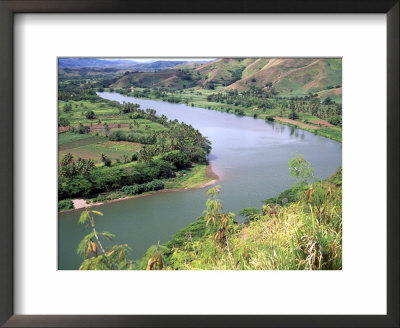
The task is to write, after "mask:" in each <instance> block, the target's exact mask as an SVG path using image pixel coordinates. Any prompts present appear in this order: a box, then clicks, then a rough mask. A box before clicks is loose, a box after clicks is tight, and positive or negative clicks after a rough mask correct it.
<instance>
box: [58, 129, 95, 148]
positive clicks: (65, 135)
mask: <svg viewBox="0 0 400 328" xmlns="http://www.w3.org/2000/svg"><path fill="white" fill-rule="evenodd" d="M87 138H91V135H89V134H78V133H72V132H62V133H59V134H58V145H63V144H66V143H70V142H73V141H77V140H82V139H87Z"/></svg>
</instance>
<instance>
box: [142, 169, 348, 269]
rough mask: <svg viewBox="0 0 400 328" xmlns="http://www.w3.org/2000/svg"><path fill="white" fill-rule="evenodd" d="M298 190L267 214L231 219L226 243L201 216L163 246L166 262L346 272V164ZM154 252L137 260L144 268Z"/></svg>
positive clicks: (265, 211) (194, 266)
mask: <svg viewBox="0 0 400 328" xmlns="http://www.w3.org/2000/svg"><path fill="white" fill-rule="evenodd" d="M222 192H223V191H222ZM294 194H295V196H294V197H293V199H292V200H291V202H289V203H287V204H286V205H284V206H283V205H282V204H281V203H280V202H278V204H276V203H275V202H269V203H268V204H265V205H264V206H263V208H262V213H261V214H258V215H257V216H256V217H255V218H254V219H253V220H251V221H250V222H249V223H247V224H235V223H230V224H229V225H228V226H227V229H226V231H225V232H226V236H227V237H226V240H224V241H222V242H218V241H217V240H216V239H215V235H214V231H213V227H212V224H210V225H209V226H208V227H207V226H206V222H205V219H204V218H203V217H201V218H199V219H198V220H197V221H195V222H194V223H192V224H190V225H189V226H188V227H186V228H184V229H182V230H180V231H178V232H177V233H176V234H175V235H174V237H173V239H172V240H171V241H169V242H167V243H165V244H163V245H161V250H162V252H163V259H164V264H165V266H166V267H167V269H174V270H341V269H342V170H341V168H339V169H338V170H337V172H336V173H335V174H334V175H333V176H332V177H330V178H329V179H327V180H324V181H318V182H315V183H313V184H310V185H305V186H304V187H302V188H297V189H296V190H294ZM285 195H286V194H285ZM280 196H281V195H280ZM280 196H279V197H280ZM286 196H287V195H286ZM279 197H278V198H277V200H278V201H279ZM279 203H280V204H279ZM188 236H190V239H189V238H188ZM152 250H154V247H150V248H149V251H148V252H146V255H145V256H144V257H143V259H141V260H140V261H138V265H139V269H140V268H143V264H145V263H147V262H146V261H147V260H148V259H149V258H150V257H151V256H152V254H153V253H154V251H152Z"/></svg>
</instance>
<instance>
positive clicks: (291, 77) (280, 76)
mask: <svg viewBox="0 0 400 328" xmlns="http://www.w3.org/2000/svg"><path fill="white" fill-rule="evenodd" d="M261 64H264V62H262V63H261ZM253 66H254V65H253ZM260 66H261V65H260ZM260 66H259V67H260ZM249 68H250V67H249ZM341 68H342V65H341V59H313V58H303V59H298V58H295V59H292V58H283V59H281V58H278V59H271V60H269V62H268V63H267V64H266V65H263V66H262V67H261V68H260V69H256V70H254V71H253V72H252V73H253V74H247V76H242V79H240V80H238V81H237V82H235V83H233V84H231V85H229V86H227V88H226V89H228V90H246V89H248V88H249V87H250V86H251V85H256V86H258V87H261V88H263V87H265V86H266V84H267V83H272V87H273V88H275V89H276V90H277V91H278V92H279V93H280V94H293V95H305V94H307V93H308V92H318V91H321V90H325V89H328V88H330V87H335V86H337V85H339V86H341V83H342V70H341ZM244 73H245V72H244Z"/></svg>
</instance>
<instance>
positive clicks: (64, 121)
mask: <svg viewBox="0 0 400 328" xmlns="http://www.w3.org/2000/svg"><path fill="white" fill-rule="evenodd" d="M69 124H70V123H69V121H68V120H67V119H66V118H64V117H61V118H59V119H58V126H69Z"/></svg>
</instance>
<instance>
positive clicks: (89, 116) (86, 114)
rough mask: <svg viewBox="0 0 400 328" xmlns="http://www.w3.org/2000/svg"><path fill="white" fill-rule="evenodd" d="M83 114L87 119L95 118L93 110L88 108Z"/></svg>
mask: <svg viewBox="0 0 400 328" xmlns="http://www.w3.org/2000/svg"><path fill="white" fill-rule="evenodd" d="M85 116H86V118H87V119H88V120H93V119H94V118H95V116H94V111H92V110H90V111H87V112H86V113H85Z"/></svg>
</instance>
